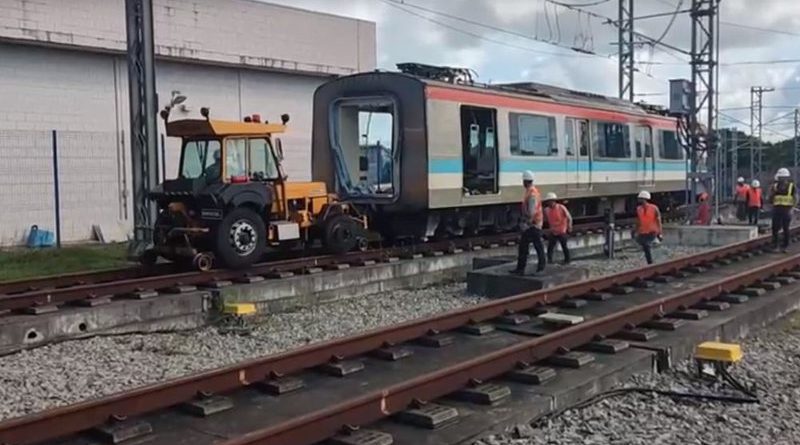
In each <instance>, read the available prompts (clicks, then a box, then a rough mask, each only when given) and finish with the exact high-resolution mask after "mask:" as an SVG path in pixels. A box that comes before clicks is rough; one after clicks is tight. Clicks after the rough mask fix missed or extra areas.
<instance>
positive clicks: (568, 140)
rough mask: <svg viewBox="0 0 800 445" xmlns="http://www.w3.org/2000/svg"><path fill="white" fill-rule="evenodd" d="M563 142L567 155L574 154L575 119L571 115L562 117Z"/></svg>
mask: <svg viewBox="0 0 800 445" xmlns="http://www.w3.org/2000/svg"><path fill="white" fill-rule="evenodd" d="M564 144H565V145H566V149H567V156H573V155H575V119H573V118H571V117H568V118H566V119H564Z"/></svg>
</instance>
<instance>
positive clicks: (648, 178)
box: [635, 126, 656, 186]
mask: <svg viewBox="0 0 800 445" xmlns="http://www.w3.org/2000/svg"><path fill="white" fill-rule="evenodd" d="M635 143H636V171H637V176H638V178H637V179H638V180H639V185H641V186H652V185H653V184H655V181H656V176H655V173H656V172H655V168H656V164H655V154H654V153H653V152H654V150H653V129H652V128H650V127H648V126H640V127H637V128H636V139H635Z"/></svg>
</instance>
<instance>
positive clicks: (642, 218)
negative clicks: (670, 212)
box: [636, 202, 661, 235]
mask: <svg viewBox="0 0 800 445" xmlns="http://www.w3.org/2000/svg"><path fill="white" fill-rule="evenodd" d="M659 213H660V212H659V210H658V206H657V205H655V204H650V203H649V202H646V203H644V204H642V205H640V206H639V207H637V208H636V217H637V218H638V220H639V234H640V235H646V234H650V233H655V234H659V233H661V228H660V227H659V224H658V216H659Z"/></svg>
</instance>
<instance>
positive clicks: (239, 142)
mask: <svg viewBox="0 0 800 445" xmlns="http://www.w3.org/2000/svg"><path fill="white" fill-rule="evenodd" d="M246 147H247V140H246V139H228V140H227V141H226V142H225V169H226V172H227V173H226V175H227V177H228V178H234V177H241V176H247V149H246Z"/></svg>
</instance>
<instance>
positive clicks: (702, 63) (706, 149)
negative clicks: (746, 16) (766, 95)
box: [687, 0, 720, 203]
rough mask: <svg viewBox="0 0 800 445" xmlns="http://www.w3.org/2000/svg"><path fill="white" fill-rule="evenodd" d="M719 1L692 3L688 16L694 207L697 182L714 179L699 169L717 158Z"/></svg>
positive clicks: (689, 133) (689, 134) (689, 132)
mask: <svg viewBox="0 0 800 445" xmlns="http://www.w3.org/2000/svg"><path fill="white" fill-rule="evenodd" d="M719 1H720V0H692V9H691V11H690V13H689V15H690V16H691V18H692V35H691V37H692V48H691V52H690V54H689V56H690V61H689V63H690V64H691V67H692V80H691V91H690V98H689V103H690V107H691V110H690V112H689V115H688V125H687V139H688V142H689V148H690V151H691V157H690V161H691V165H690V168H691V172H690V175H689V177H690V180H691V193H689V203H693V202H694V200H695V197H696V196H697V181H699V180H706V182H705V183H706V184H707V186H709V185H712V184H708V181H707V180H709V179H711V177H712V175H710V174H709V173H708V172H707V171H705V172H700V171H699V170H698V167H699V164H700V161H701V160H703V159H704V158H705V159H708V157H709V156H716V137H717V135H716V129H715V127H716V117H717V116H716V115H717V106H716V100H715V99H716V92H717V79H716V68H717V54H718V51H717V45H719V30H718V28H717V26H716V25H717V20H716V17H717V13H718V12H719ZM704 111H705V113H704ZM703 114H704V115H703ZM703 127H705V128H703ZM718 173H719V171H718V170H717V171H716V172H715V173H714V174H715V175H718Z"/></svg>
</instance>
